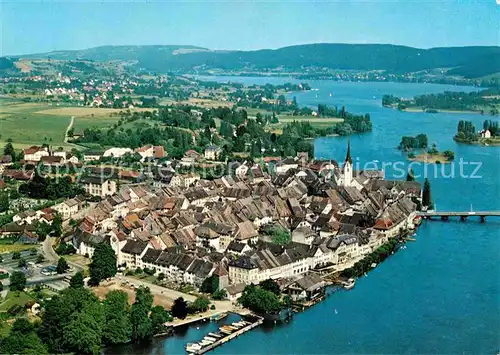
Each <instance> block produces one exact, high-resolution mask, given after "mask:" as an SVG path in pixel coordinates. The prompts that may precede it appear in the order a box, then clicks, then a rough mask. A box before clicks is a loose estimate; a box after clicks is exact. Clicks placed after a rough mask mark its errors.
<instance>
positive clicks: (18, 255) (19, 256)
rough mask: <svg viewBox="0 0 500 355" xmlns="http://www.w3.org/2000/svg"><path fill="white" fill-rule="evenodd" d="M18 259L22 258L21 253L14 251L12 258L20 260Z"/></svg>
mask: <svg viewBox="0 0 500 355" xmlns="http://www.w3.org/2000/svg"><path fill="white" fill-rule="evenodd" d="M18 259H21V253H20V252H18V251H15V252H14V253H12V260H18Z"/></svg>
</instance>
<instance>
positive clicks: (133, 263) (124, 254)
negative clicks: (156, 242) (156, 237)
mask: <svg viewBox="0 0 500 355" xmlns="http://www.w3.org/2000/svg"><path fill="white" fill-rule="evenodd" d="M148 249H149V243H148V242H145V241H142V240H134V239H129V240H127V243H126V244H125V245H124V246H123V248H122V249H121V258H120V259H119V260H117V262H118V265H123V264H126V265H127V268H131V269H135V268H137V267H139V266H140V264H141V259H142V257H143V256H144V254H145V253H146V251H147V250H148Z"/></svg>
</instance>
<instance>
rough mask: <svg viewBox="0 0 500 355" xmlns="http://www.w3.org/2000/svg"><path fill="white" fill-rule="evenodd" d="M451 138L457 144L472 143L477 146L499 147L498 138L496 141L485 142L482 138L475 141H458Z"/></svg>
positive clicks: (499, 141)
mask: <svg viewBox="0 0 500 355" xmlns="http://www.w3.org/2000/svg"><path fill="white" fill-rule="evenodd" d="M482 139H483V138H482ZM453 140H454V141H455V142H456V143H459V144H466V145H474V146H479V147H500V140H498V141H496V142H485V141H484V140H482V141H481V140H478V141H476V142H464V141H459V140H456V139H453Z"/></svg>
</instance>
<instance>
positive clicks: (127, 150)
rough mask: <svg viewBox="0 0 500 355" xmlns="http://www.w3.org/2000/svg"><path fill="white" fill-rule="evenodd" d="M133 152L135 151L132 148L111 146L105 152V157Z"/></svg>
mask: <svg viewBox="0 0 500 355" xmlns="http://www.w3.org/2000/svg"><path fill="white" fill-rule="evenodd" d="M127 153H130V154H133V153H134V151H133V150H132V149H130V148H109V149H108V150H106V151H105V152H104V154H103V156H104V157H112V158H121V157H122V156H124V155H125V154H127Z"/></svg>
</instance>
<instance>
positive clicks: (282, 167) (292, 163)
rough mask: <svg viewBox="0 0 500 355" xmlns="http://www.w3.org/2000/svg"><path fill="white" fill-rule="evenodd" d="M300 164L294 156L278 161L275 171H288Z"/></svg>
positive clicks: (278, 172) (280, 172) (279, 172)
mask: <svg viewBox="0 0 500 355" xmlns="http://www.w3.org/2000/svg"><path fill="white" fill-rule="evenodd" d="M298 166H299V162H298V161H297V160H295V159H293V158H287V159H283V160H282V161H280V162H278V163H277V164H276V167H275V171H276V173H277V174H282V173H286V172H287V171H288V170H290V169H297V168H298Z"/></svg>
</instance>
